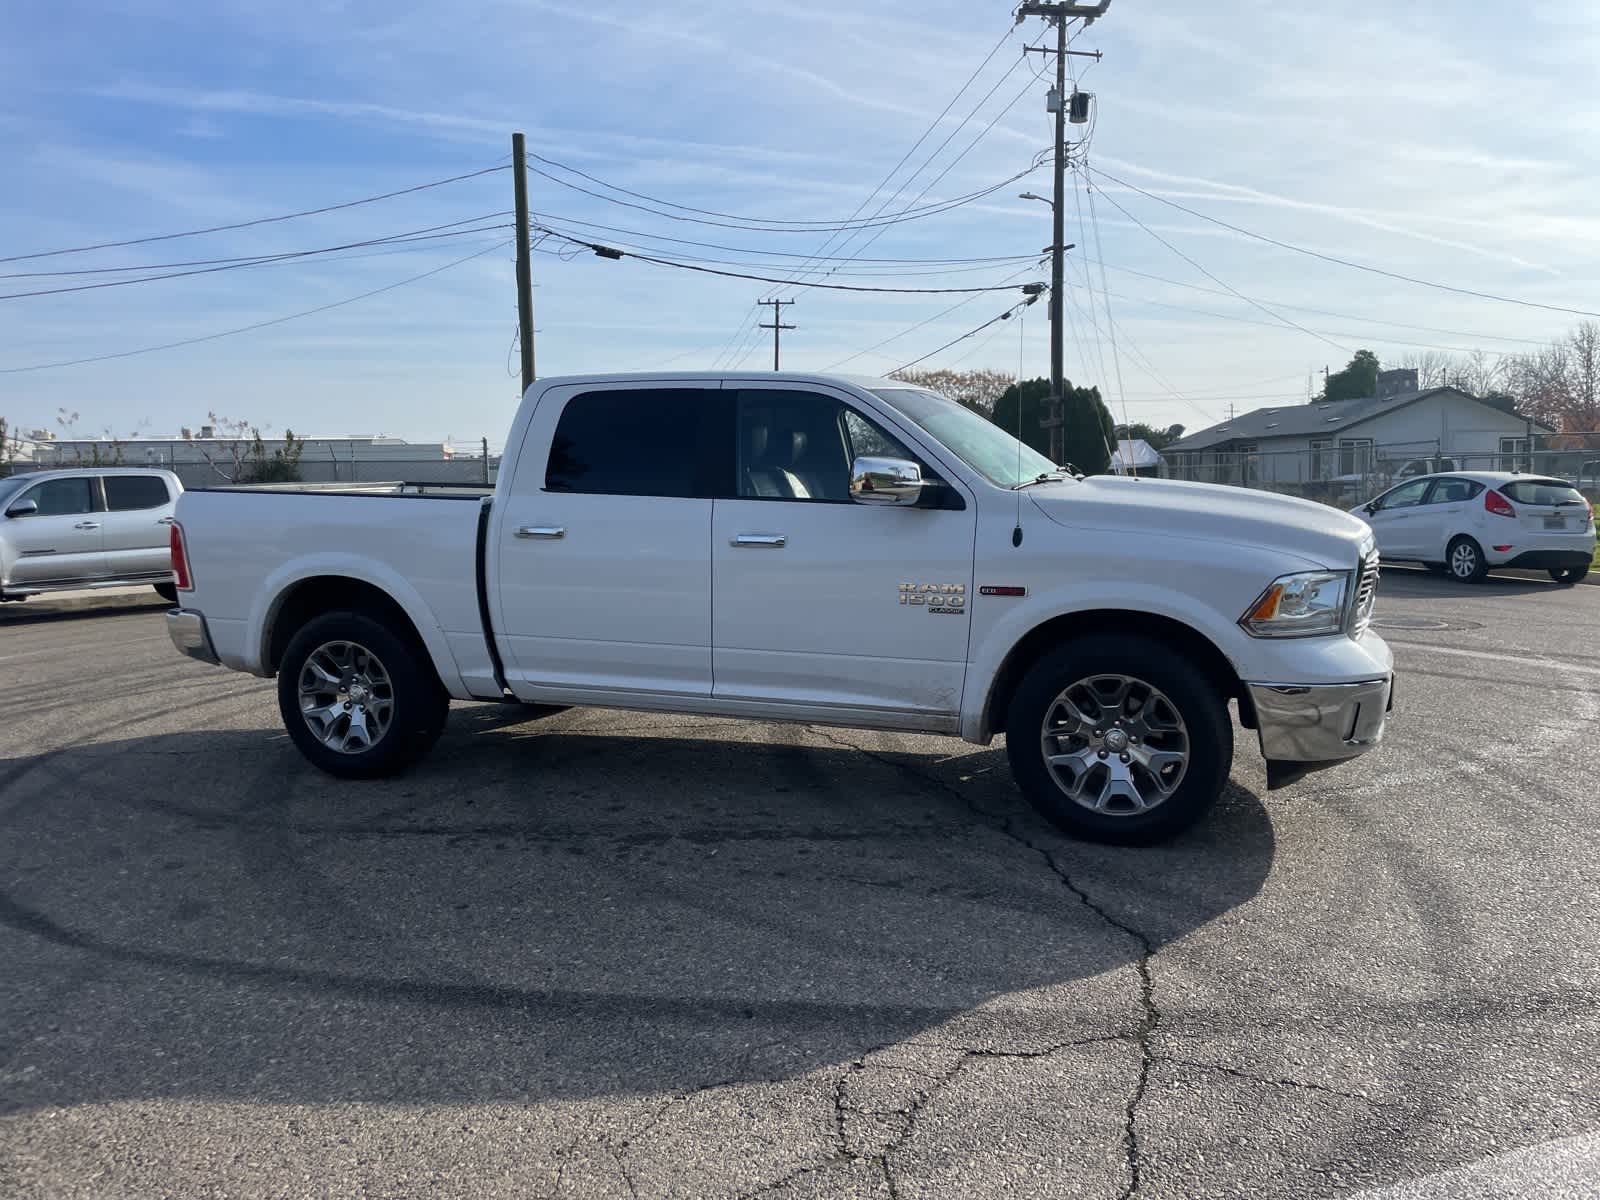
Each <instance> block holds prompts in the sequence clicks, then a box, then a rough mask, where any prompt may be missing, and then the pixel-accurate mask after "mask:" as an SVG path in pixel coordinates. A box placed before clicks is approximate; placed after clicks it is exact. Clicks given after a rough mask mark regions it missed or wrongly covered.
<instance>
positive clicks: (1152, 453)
mask: <svg viewBox="0 0 1600 1200" xmlns="http://www.w3.org/2000/svg"><path fill="white" fill-rule="evenodd" d="M1160 465H1161V455H1159V454H1157V453H1156V449H1155V447H1154V446H1152V445H1151V444H1150V443H1149V442H1147V441H1145V440H1144V439H1143V438H1122V439H1120V440H1119V441H1118V442H1117V448H1116V449H1115V450H1113V451H1112V452H1111V469H1112V470H1113V471H1115V470H1120V469H1122V468H1124V467H1131V468H1132V469H1134V470H1135V471H1142V470H1143V469H1144V468H1146V467H1159V466H1160Z"/></svg>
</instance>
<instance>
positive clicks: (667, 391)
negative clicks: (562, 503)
mask: <svg viewBox="0 0 1600 1200" xmlns="http://www.w3.org/2000/svg"><path fill="white" fill-rule="evenodd" d="M716 400H717V393H715V392H708V391H705V390H703V389H700V388H619V389H615V390H608V391H599V392H583V393H580V394H579V395H577V396H574V397H573V398H572V399H571V400H569V401H567V406H566V407H565V408H564V409H563V410H562V412H561V419H560V420H559V421H558V422H557V423H556V431H555V436H554V438H553V439H552V440H551V443H550V459H549V462H548V463H547V464H546V466H545V477H544V487H545V491H547V492H583V493H588V494H590V495H602V496H677V497H707V496H709V495H710V494H711V491H710V478H709V477H710V472H711V469H712V457H713V455H714V454H715V453H716V447H715V446H714V445H713V442H714V441H715V439H714V438H712V437H711V436H710V435H711V433H712V431H713V429H714V428H715V427H716V425H717V423H718V416H719V414H720V412H721V408H720V406H719V405H718V404H717V403H716Z"/></svg>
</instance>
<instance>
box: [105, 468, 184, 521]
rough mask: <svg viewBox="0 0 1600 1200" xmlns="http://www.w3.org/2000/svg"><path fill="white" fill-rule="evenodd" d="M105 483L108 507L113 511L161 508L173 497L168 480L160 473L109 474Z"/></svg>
mask: <svg viewBox="0 0 1600 1200" xmlns="http://www.w3.org/2000/svg"><path fill="white" fill-rule="evenodd" d="M104 483H105V487H106V508H108V509H109V510H110V511H112V512H133V511H135V510H137V509H142V508H161V507H163V506H164V505H165V504H166V503H167V501H169V500H171V499H172V497H171V496H170V495H168V494H167V481H166V480H165V479H162V478H161V477H160V476H159V475H107V476H106V477H105V479H104Z"/></svg>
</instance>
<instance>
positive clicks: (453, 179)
mask: <svg viewBox="0 0 1600 1200" xmlns="http://www.w3.org/2000/svg"><path fill="white" fill-rule="evenodd" d="M506 170H510V165H509V164H507V163H501V164H499V165H497V166H493V167H484V168H483V169H482V170H481V171H468V172H467V173H466V174H464V175H452V176H450V177H449V178H448V179H435V180H433V181H432V182H431V183H419V184H416V185H415V186H414V187H408V188H401V189H400V190H399V191H394V192H384V193H383V194H382V195H378V196H365V197H363V198H362V199H360V200H347V201H345V202H344V203H343V204H328V205H324V206H323V207H322V208H307V209H304V210H302V211H300V212H292V213H284V214H282V215H281V216H276V217H257V218H256V219H255V220H253V221H236V222H234V223H233V224H232V225H213V226H211V227H210V228H208V229H189V230H185V231H184V232H183V233H163V234H157V235H154V236H152V237H141V238H129V239H127V240H126V241H121V242H100V243H97V244H96V245H93V246H72V247H70V248H68V249H65V250H36V251H34V252H33V253H32V254H13V255H11V256H10V257H9V258H0V263H8V262H22V261H24V260H26V259H31V258H53V257H55V256H56V255H60V254H84V253H87V252H88V251H90V250H114V249H116V248H118V247H120V246H143V245H146V244H148V243H150V242H170V241H173V240H174V239H176V238H186V237H199V236H200V235H201V234H206V233H223V232H225V231H227V230H230V229H250V228H252V227H254V226H256V225H271V224H273V223H275V222H278V221H293V220H295V219H296V218H298V217H315V216H319V215H321V214H322V213H330V212H338V211H339V210H340V209H345V208H355V207H356V206H357V205H361V204H376V203H377V202H378V201H379V200H392V199H394V198H395V197H396V196H409V195H411V194H412V193H413V192H423V191H427V190H428V189H429V188H436V187H443V186H444V185H445V184H447V183H460V182H461V181H462V180H463V179H476V178H477V177H478V176H480V175H489V174H492V173H493V172H495V171H506Z"/></svg>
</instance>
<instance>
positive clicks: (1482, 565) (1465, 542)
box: [1445, 534, 1489, 583]
mask: <svg viewBox="0 0 1600 1200" xmlns="http://www.w3.org/2000/svg"><path fill="white" fill-rule="evenodd" d="M1445 564H1446V568H1445V569H1446V570H1447V571H1448V572H1449V573H1450V578H1451V579H1454V580H1455V581H1456V582H1457V583H1478V582H1480V581H1481V580H1482V579H1483V577H1484V576H1485V575H1487V574H1488V573H1489V564H1488V563H1487V562H1486V561H1484V557H1483V547H1482V546H1480V545H1478V543H1477V542H1475V541H1473V540H1472V539H1471V538H1469V537H1468V536H1467V535H1466V534H1462V535H1461V536H1460V537H1457V538H1454V539H1452V540H1451V542H1450V545H1449V546H1448V547H1447V548H1446V550H1445Z"/></svg>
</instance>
